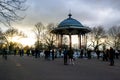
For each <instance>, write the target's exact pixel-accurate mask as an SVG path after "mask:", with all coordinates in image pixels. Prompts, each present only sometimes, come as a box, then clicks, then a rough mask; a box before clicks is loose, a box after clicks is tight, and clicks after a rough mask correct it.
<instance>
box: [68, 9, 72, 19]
mask: <svg viewBox="0 0 120 80" xmlns="http://www.w3.org/2000/svg"><path fill="white" fill-rule="evenodd" d="M68 16H69V18H71V16H72V14H71V9H70V10H69V14H68Z"/></svg>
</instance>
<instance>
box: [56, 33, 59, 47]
mask: <svg viewBox="0 0 120 80" xmlns="http://www.w3.org/2000/svg"><path fill="white" fill-rule="evenodd" d="M56 44H57V47H59V34H56Z"/></svg>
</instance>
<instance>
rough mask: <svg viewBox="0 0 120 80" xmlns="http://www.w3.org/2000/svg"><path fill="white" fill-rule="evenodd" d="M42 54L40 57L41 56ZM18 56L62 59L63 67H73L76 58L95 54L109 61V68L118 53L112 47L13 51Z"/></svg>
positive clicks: (90, 56) (89, 56) (117, 56)
mask: <svg viewBox="0 0 120 80" xmlns="http://www.w3.org/2000/svg"><path fill="white" fill-rule="evenodd" d="M41 53H42V55H41ZM17 54H19V55H20V56H21V57H22V56H24V54H26V55H27V56H30V55H32V56H34V57H35V58H40V57H41V56H42V57H44V58H45V60H54V59H55V58H63V62H64V65H68V64H72V65H74V64H75V63H74V61H75V59H76V58H87V59H91V58H93V54H94V55H95V54H96V56H95V57H96V58H97V59H100V58H101V59H102V60H103V61H109V62H110V66H113V65H114V59H119V55H120V51H119V50H115V49H113V48H112V47H110V49H106V50H103V51H100V50H99V49H96V50H91V49H81V50H74V49H51V50H49V49H46V50H39V49H27V50H26V51H24V49H19V50H14V55H17ZM5 55H7V52H6V51H5V49H3V56H5Z"/></svg>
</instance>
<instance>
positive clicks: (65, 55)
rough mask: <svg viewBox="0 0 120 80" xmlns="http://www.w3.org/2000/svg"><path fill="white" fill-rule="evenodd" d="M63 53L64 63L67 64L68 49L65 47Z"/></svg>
mask: <svg viewBox="0 0 120 80" xmlns="http://www.w3.org/2000/svg"><path fill="white" fill-rule="evenodd" d="M63 54H64V65H67V64H68V63H67V57H68V50H67V49H65V50H64V52H63Z"/></svg>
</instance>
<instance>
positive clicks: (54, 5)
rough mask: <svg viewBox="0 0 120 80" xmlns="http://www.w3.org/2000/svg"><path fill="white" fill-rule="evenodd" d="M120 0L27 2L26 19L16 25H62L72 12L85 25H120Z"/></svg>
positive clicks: (42, 0) (34, 0)
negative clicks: (39, 23) (40, 23)
mask: <svg viewBox="0 0 120 80" xmlns="http://www.w3.org/2000/svg"><path fill="white" fill-rule="evenodd" d="M119 3H120V0H27V3H26V4H27V5H28V6H29V8H28V10H27V11H26V12H23V14H25V15H26V18H25V19H24V20H23V21H21V22H19V23H16V24H14V26H16V25H19V26H21V27H26V28H27V27H29V28H30V27H31V28H33V26H34V25H35V24H36V23H37V22H42V23H43V24H45V25H46V24H48V23H51V22H52V23H60V22H61V21H62V20H64V19H66V18H67V17H68V16H67V15H68V13H69V10H71V13H72V15H73V16H72V17H73V18H75V19H77V20H78V21H80V22H81V23H82V24H84V25H88V26H95V25H104V26H107V27H109V26H113V25H119V24H120V23H119V22H120V17H119V14H120V6H119Z"/></svg>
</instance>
